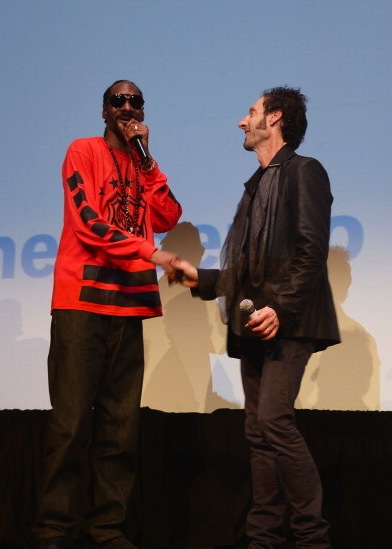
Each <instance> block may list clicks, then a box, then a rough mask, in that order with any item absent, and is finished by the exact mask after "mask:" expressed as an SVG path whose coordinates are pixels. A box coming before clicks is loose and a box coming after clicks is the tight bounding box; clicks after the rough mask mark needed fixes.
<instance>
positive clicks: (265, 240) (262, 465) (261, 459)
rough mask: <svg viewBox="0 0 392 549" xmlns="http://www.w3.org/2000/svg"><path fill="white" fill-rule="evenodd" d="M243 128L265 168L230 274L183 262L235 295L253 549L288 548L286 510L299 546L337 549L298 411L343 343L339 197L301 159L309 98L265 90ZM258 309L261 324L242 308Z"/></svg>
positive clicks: (231, 336)
mask: <svg viewBox="0 0 392 549" xmlns="http://www.w3.org/2000/svg"><path fill="white" fill-rule="evenodd" d="M239 127H240V128H241V129H242V130H243V131H244V133H245V141H244V148H245V149H246V150H248V151H254V152H256V154H257V158H258V161H259V165H260V166H259V168H258V169H257V171H256V172H255V173H254V175H253V176H252V177H251V178H250V179H249V181H248V182H247V183H246V184H245V191H244V194H243V197H242V199H241V201H240V203H239V206H238V209H237V212H236V215H235V217H234V220H233V223H232V226H231V229H230V231H229V234H228V236H227V239H226V242H225V245H224V248H223V253H222V267H221V269H220V270H203V269H199V270H197V269H195V268H194V267H193V266H192V265H190V264H189V263H187V262H186V261H174V262H173V265H174V266H175V267H176V269H177V273H175V276H170V275H169V277H170V278H171V279H172V281H175V280H181V275H182V283H183V284H184V285H185V286H188V287H190V288H193V290H192V291H193V293H195V294H197V295H199V296H200V297H201V298H202V299H214V298H216V297H224V299H225V302H226V304H225V307H224V309H225V310H224V312H225V315H226V318H227V320H228V340H227V347H228V353H229V355H230V356H233V357H236V358H240V359H241V374H242V381H243V387H244V393H245V415H246V425H245V431H246V436H247V438H248V440H249V442H250V448H251V465H252V483H253V505H252V508H251V510H250V512H249V514H248V519H247V534H248V536H249V549H272V548H275V547H276V548H277V547H281V546H282V544H283V543H284V541H285V536H284V533H283V530H282V524H283V519H284V516H285V509H286V503H288V504H289V506H290V508H291V526H292V528H293V530H294V534H295V537H296V547H298V548H305V547H309V548H310V547H311V548H312V549H329V548H330V543H329V540H328V534H327V531H328V523H327V522H326V521H325V520H324V519H323V518H322V509H321V506H322V491H321V483H320V479H319V475H318V472H317V469H316V467H315V464H314V462H313V459H312V456H311V455H310V453H309V450H308V448H307V446H306V444H305V441H304V440H303V437H302V436H301V434H300V432H299V431H298V428H297V426H296V423H295V417H294V401H295V399H296V397H297V395H298V391H299V388H300V385H301V380H302V376H303V374H304V371H305V366H306V364H307V362H308V360H309V358H310V356H311V354H312V353H313V352H316V351H320V350H322V349H325V348H326V347H328V346H329V345H334V344H336V343H339V331H338V326H337V321H336V315H335V310H334V305H333V300H332V295H331V290H330V286H329V282H328V276H327V266H326V263H327V257H328V250H329V231H330V214H331V204H332V195H331V192H330V185H329V179H328V175H327V173H326V171H325V170H324V168H323V167H322V165H321V164H320V163H319V162H318V161H317V160H315V159H313V158H306V157H303V156H299V155H297V154H296V153H295V150H296V149H297V148H298V146H299V145H300V143H301V142H302V140H303V137H304V135H305V131H306V127H307V120H306V98H305V97H304V95H303V94H301V93H300V90H297V89H293V88H288V87H278V88H273V89H271V90H267V91H265V92H264V94H263V96H262V97H261V98H259V99H258V100H257V101H256V102H255V103H254V104H253V105H252V107H251V108H250V109H249V112H248V114H247V115H246V116H245V118H243V119H242V120H241V121H240V123H239ZM245 299H248V300H251V301H252V302H253V303H254V306H255V309H256V311H255V313H254V314H252V319H251V320H248V319H247V315H246V314H245V315H244V314H243V313H241V310H240V303H241V302H242V301H244V300H245Z"/></svg>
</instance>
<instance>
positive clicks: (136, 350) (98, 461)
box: [36, 80, 181, 549]
mask: <svg viewBox="0 0 392 549" xmlns="http://www.w3.org/2000/svg"><path fill="white" fill-rule="evenodd" d="M102 117H103V118H104V120H105V123H106V130H105V134H104V137H91V138H86V139H77V140H76V141H74V142H73V143H72V144H71V145H70V147H69V149H68V151H67V154H66V157H65V160H64V164H63V187H64V226H63V231H62V234H61V239H60V244H59V250H58V255H57V259H56V263H55V269H54V289H53V298H52V328H51V343H50V351H49V358H48V372H49V391H50V398H51V403H52V407H53V410H52V412H51V419H50V424H49V429H48V449H47V456H46V461H45V471H44V476H43V483H42V491H41V492H42V493H41V498H40V504H39V518H38V521H37V524H36V537H37V539H38V540H39V544H40V545H39V546H40V548H45V549H59V548H63V547H66V534H67V533H68V532H69V530H70V529H71V526H72V523H73V521H74V519H75V518H76V517H74V516H73V512H72V505H71V504H72V501H73V497H74V494H75V493H76V490H77V488H78V485H79V480H80V474H81V471H82V470H85V469H86V467H85V460H86V459H88V466H89V469H90V471H91V486H90V490H89V494H90V495H91V505H90V509H89V511H88V513H87V515H86V516H85V517H83V530H84V531H85V532H86V534H87V535H88V537H89V538H90V540H91V541H92V542H93V543H94V544H97V546H99V547H102V549H106V548H120V549H121V548H122V549H132V548H134V545H133V544H132V543H131V542H130V541H128V540H127V539H126V538H125V536H124V532H123V523H124V519H125V511H126V507H127V504H128V501H129V497H130V494H131V490H132V486H133V482H134V469H135V461H136V446H137V437H138V415H139V407H140V398H141V390H142V382H143V370H144V355H143V333H142V320H143V319H145V318H150V317H156V316H159V315H161V314H162V309H161V302H160V298H159V290H158V282H157V274H156V268H155V266H156V265H160V266H162V267H163V269H164V270H165V271H169V270H170V269H171V268H172V267H171V266H170V262H171V260H172V259H173V258H174V257H175V256H174V255H173V254H170V253H167V252H164V251H160V250H158V249H157V248H156V246H155V244H154V232H157V233H159V232H166V231H169V230H170V229H172V228H173V227H174V226H175V225H176V223H177V221H178V220H179V218H180V215H181V206H180V205H179V203H178V202H177V201H176V199H175V198H174V196H173V194H172V192H171V191H170V189H169V187H168V185H167V177H166V175H165V174H164V173H162V172H161V170H160V169H159V166H158V164H157V162H156V161H155V160H154V159H153V158H152V156H151V155H150V152H149V148H148V127H147V126H146V125H145V124H144V99H143V94H142V92H141V91H140V89H139V88H138V87H137V86H136V85H135V84H134V83H133V82H130V81H127V80H120V81H116V82H115V83H114V84H112V85H111V86H110V87H109V88H108V89H107V90H106V91H105V93H104V96H103V110H102ZM87 456H88V458H87ZM94 546H95V545H94Z"/></svg>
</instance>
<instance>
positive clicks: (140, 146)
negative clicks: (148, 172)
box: [132, 136, 149, 164]
mask: <svg viewBox="0 0 392 549" xmlns="http://www.w3.org/2000/svg"><path fill="white" fill-rule="evenodd" d="M132 141H133V142H134V144H135V146H136V148H137V150H138V153H139V154H140V158H141V161H142V164H146V163H147V162H148V161H149V157H148V154H147V153H146V149H145V148H144V146H143V143H142V140H141V139H140V137H138V136H136V137H133V138H132Z"/></svg>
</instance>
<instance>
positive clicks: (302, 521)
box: [241, 339, 330, 549]
mask: <svg viewBox="0 0 392 549" xmlns="http://www.w3.org/2000/svg"><path fill="white" fill-rule="evenodd" d="M279 347H280V349H279V350H276V349H275V350H273V349H269V347H268V346H267V345H266V346H265V347H264V348H262V349H260V350H259V351H255V352H252V354H250V355H249V356H244V357H243V358H242V359H241V373H242V382H243V387H244V393H245V415H246V424H245V430H246V436H247V439H248V440H249V442H250V448H251V467H252V487H253V505H252V508H251V510H250V512H249V514H248V518H247V535H248V536H249V538H250V540H251V541H250V545H249V548H251V549H261V548H263V549H267V548H268V549H272V548H276V547H280V546H281V544H282V543H283V542H284V541H285V537H284V535H283V530H282V526H283V520H284V516H285V512H286V504H289V507H290V508H291V526H292V528H293V531H294V534H295V538H296V547H298V548H312V549H315V548H317V549H327V548H330V543H329V541H328V536H327V530H328V523H327V522H326V521H325V520H323V518H322V515H321V506H322V489H321V483H320V478H319V475H318V472H317V469H316V466H315V464H314V461H313V459H312V456H311V455H310V452H309V450H308V448H307V446H306V443H305V441H304V439H303V437H302V435H301V434H300V432H299V431H298V428H297V426H296V423H295V417H294V401H295V399H296V397H297V395H298V392H299V389H300V385H301V380H302V376H303V374H304V371H305V366H306V364H307V362H308V360H309V358H310V355H311V354H312V351H313V344H312V343H308V342H300V341H294V340H284V339H282V340H279Z"/></svg>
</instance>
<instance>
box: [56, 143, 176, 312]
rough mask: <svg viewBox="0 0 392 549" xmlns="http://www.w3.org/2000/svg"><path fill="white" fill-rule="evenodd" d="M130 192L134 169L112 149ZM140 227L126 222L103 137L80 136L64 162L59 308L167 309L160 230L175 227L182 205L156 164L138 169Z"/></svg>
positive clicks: (70, 148) (57, 279)
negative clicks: (156, 261) (156, 258)
mask: <svg viewBox="0 0 392 549" xmlns="http://www.w3.org/2000/svg"><path fill="white" fill-rule="evenodd" d="M114 154H115V155H116V158H117V161H118V164H119V167H120V171H121V174H122V177H123V180H124V181H125V185H126V187H127V189H130V192H131V194H132V193H134V189H135V187H136V171H135V166H134V164H133V163H131V162H130V158H129V156H128V155H127V154H125V153H122V152H121V151H119V150H117V149H114ZM138 177H139V183H140V191H141V194H140V202H139V216H138V217H139V219H138V227H139V234H138V235H134V234H131V233H129V232H127V231H126V230H125V228H124V211H123V206H122V196H121V186H120V182H119V177H118V172H117V169H116V167H115V164H114V161H113V158H112V157H111V155H110V152H109V149H108V145H107V144H106V142H105V140H104V139H103V138H102V137H91V138H86V139H77V140H76V141H74V142H73V143H72V144H71V145H70V147H69V149H68V151H67V154H66V157H65V160H64V164H63V187H64V226H63V230H62V234H61V238H60V244H59V250H58V254H57V259H56V263H55V268H54V288H53V297H52V310H53V309H78V310H84V311H90V312H95V313H101V314H109V315H117V316H141V317H154V316H159V315H161V314H162V310H161V303H160V298H159V291H158V283H157V276H156V269H155V265H153V264H152V263H151V262H150V261H149V258H150V257H151V255H152V253H153V252H154V251H155V250H156V246H155V245H154V232H156V233H162V232H166V231H169V230H170V229H172V228H173V227H174V226H175V225H176V223H177V221H178V220H179V218H180V216H181V213H182V209H181V206H180V204H179V203H178V202H177V201H176V199H175V197H174V196H173V194H172V193H171V191H170V189H169V187H168V185H167V177H166V176H165V174H163V173H162V172H161V171H160V170H159V167H158V165H157V164H155V167H154V168H153V169H152V170H151V171H150V172H147V173H146V172H142V171H141V170H140V169H139V170H138Z"/></svg>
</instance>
